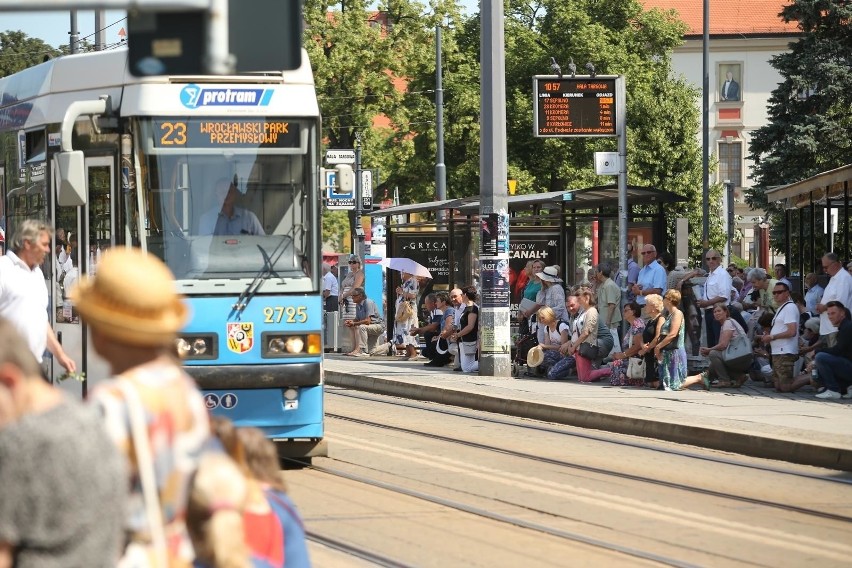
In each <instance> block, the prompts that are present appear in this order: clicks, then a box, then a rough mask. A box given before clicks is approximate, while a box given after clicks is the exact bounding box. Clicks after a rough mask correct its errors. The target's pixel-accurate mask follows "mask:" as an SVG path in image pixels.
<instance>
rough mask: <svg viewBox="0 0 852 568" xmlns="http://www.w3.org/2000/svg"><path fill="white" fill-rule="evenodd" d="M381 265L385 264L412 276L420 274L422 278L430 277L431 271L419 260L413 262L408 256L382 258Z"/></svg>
mask: <svg viewBox="0 0 852 568" xmlns="http://www.w3.org/2000/svg"><path fill="white" fill-rule="evenodd" d="M382 266H386V267H388V268H390V269H391V270H398V271H399V272H407V273H409V274H413V275H414V276H422V277H423V278H432V273H431V272H429V269H428V268H426V267H425V266H423V265H422V264H420V263H419V262H415V261H413V260H411V259H410V258H405V257H392V258H384V259H382Z"/></svg>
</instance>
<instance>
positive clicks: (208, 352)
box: [175, 334, 216, 359]
mask: <svg viewBox="0 0 852 568" xmlns="http://www.w3.org/2000/svg"><path fill="white" fill-rule="evenodd" d="M175 347H176V349H177V353H178V356H180V358H181V359H215V358H216V336H215V335H212V334H211V335H184V336H182V337H178V338H177V341H176V342H175Z"/></svg>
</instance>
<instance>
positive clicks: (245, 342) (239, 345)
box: [228, 322, 254, 354]
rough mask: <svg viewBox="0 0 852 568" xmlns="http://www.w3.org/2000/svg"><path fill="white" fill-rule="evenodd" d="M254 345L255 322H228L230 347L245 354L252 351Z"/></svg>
mask: <svg viewBox="0 0 852 568" xmlns="http://www.w3.org/2000/svg"><path fill="white" fill-rule="evenodd" d="M253 345H254V324H253V323H250V322H249V323H243V322H237V323H229V324H228V349H230V350H231V351H233V352H234V353H238V354H243V353H246V352H248V351H251V348H252V346H253Z"/></svg>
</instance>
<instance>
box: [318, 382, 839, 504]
mask: <svg viewBox="0 0 852 568" xmlns="http://www.w3.org/2000/svg"><path fill="white" fill-rule="evenodd" d="M326 394H330V395H333V396H340V397H343V398H353V399H358V400H366V401H370V402H376V403H380V404H387V405H390V406H401V407H404V408H413V409H417V410H422V411H425V412H432V413H436V414H443V415H447V416H454V417H458V418H465V419H470V420H477V421H480V422H485V423H490V424H499V425H502V426H513V427H516V428H522V429H527V430H532V431H537V432H544V433H548V434H557V435H560V436H566V437H572V438H580V439H583V440H590V441H593V442H602V443H606V444H612V445H616V446H624V447H628V448H634V449H640V450H649V451H654V452H660V453H665V454H669V455H673V456H678V457H684V458H691V459H696V460H702V461H708V462H713V463H718V464H723V465H729V466H735V467H743V468H748V469H752V470H758V471H765V472H769V473H777V474H781V475H789V476H794V477H801V478H806V479H813V480H817V481H824V482H827V483H835V484H840V485H852V475H850V474H848V473H846V472H843V476H838V475H818V474H813V473H806V472H802V471H795V470H792V469H785V468H782V467H776V466H770V465H766V464H756V463H748V462H745V461H742V460H737V459H733V458H727V457H722V456H714V455H709V454H701V453H698V452H690V451H688V450H683V449H674V448H671V447H668V446H665V445H663V444H652V443H643V442H640V441H638V440H627V439H625V438H623V437H621V438H615V437H613V436H611V435H609V436H608V435H602V434H593V433H586V432H572V431H567V430H566V429H565V428H568V427H567V426H566V427H563V428H556V427H549V426H543V425H540V424H523V423H519V422H517V420H524V419H521V418H515V419H514V420H507V419H503V418H497V417H493V416H482V414H487V413H485V412H484V411H483V412H474V411H460V410H452V409H449V408H445V407H444V408H441V407H439V406H438V405H430V404H426V403H416V402H411V401H407V400H403V399H398V398H397V399H393V400H387V398H390V397H384V398H382V397H381V396H371V395H367V394H363V393H361V392H357V391H351V390H348V389H329V388H326ZM326 416H334V415H333V414H329V413H326ZM577 465H578V467H585V466H580V465H579V464H577ZM849 519H850V520H852V517H849Z"/></svg>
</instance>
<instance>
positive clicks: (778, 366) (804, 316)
mask: <svg viewBox="0 0 852 568" xmlns="http://www.w3.org/2000/svg"><path fill="white" fill-rule="evenodd" d="M642 254H643V256H646V255H654V256H656V250H655V249H654V248H653V246H650V245H646V246H645V247H643V250H642ZM670 259H671V256H670V255H667V254H666V253H663V254H662V255H659V257H657V262H653V257H652V259H646V265H645V268H643V269H642V270H641V271H638V272H639V274H636V275H634V276H633V279H632V280H631V279H630V276H628V283H627V285H626V289H627V294H626V295H625V296H626V297H625V298H624V299H621V300H619V297H618V296H615V297H613V296H611V295H610V293H609V288H610V287H611V283H612V279H611V278H610V276H611V272H612V269H611V268H610V267H609V266H607V265H606V264H602V265H599V266H598V267H596V271H595V274H594V275H593V277H592V276H590V278H589V282H590V285H585V284H582V285H579V286H576V287H574V288H570V289H568V291H567V292H565V294H566V297H565V302H564V310H563V311H562V312H561V313H562V314H563V315H562V316H556V317H555V313H556V310H555V309H554V307H553V306H550V305H547V306H539V305H535V306H532V307H530V308H528V309H527V310H525V311H522V313H520V314H519V318H522V319H524V320H526V319H528V318H529V319H530V320H531V321H533V322H534V323H532V325H534V326H537V328H538V335H537V337H536V341H534V342H533V343H535V344H537V345H535V346H534V347H531V349H529V352H528V353H527V352H526V350H524V351H523V352H522V353H521V354H522V355H524V353H526V360H527V363H528V366H529V367H530V371H528V374H532V375H535V376H541V377H547V378H550V379H566V378H575V377H576V378H577V379H578V380H579V381H581V382H592V381H598V380H601V379H604V378H606V377H609V381H610V383H611V384H612V385H615V386H648V387H651V388H659V389H665V390H681V389H684V388H689V387H691V386H693V385H699V386H702V387H704V388H707V389H709V388H711V387H723V388H724V387H729V388H730V387H733V388H739V387H741V386H743V385H744V384H745V383H746V382H747V381H748V380H750V379H751V380H752V381H753V382H755V383H757V384H762V385H764V386H766V387H770V388H775V389H776V390H777V391H779V392H794V391H796V390H798V389H800V388H802V387H804V386H811V387H812V388H813V389H814V392H815V395H816V397H817V398H820V399H839V398H852V388H850V386H852V320H850V318H852V315H850V312H849V306H850V305H852V274H850V272H849V271H847V270H844V267H843V265H842V264H841V262H840V260H839V259H838V257H837V256H836V255H835V254H834V253H828V254H826V255H825V256H824V257H823V258H822V268H823V271H824V274H825V276H824V277H822V278H821V277H820V275H816V274H808V275H807V276H806V277H805V278H804V285H805V288H806V292H805V294H800V293H798V292H796V293H794V292H792V284H791V283H790V281H789V279H788V278H787V274H786V267H785V266H784V265H777V266H776V267H775V268H776V270H775V276H776V278H771V277H770V276H769V275H768V274H767V272H766V271H765V270H764V269H761V268H753V269H749V270H747V271H745V272H743V271H741V270H740V269H739V268H738V267H736V266H735V265H730V266H728V267H727V268H724V267H722V265H721V255H720V254H719V253H718V252H716V251H713V250H711V251H708V253H707V256H706V258H705V261H706V262H707V265H708V268H709V271H708V272H704V271H702V270H695V271H691V272H688V271H686V270H682V269H681V270H678V269H677V268H676V267H674V266H673V264H674V263H673V262H670ZM655 265H657V266H661V267H662V270H661V269H660V268H658V267H657V266H655ZM697 277H701V278H702V279H703V282H702V283H700V284H696V282H695V281H694V279H696V278H697ZM826 278H827V279H828V281H827V282H826V283H825V284H826V285H825V286H823V285H821V284H820V281H821V280H823V281H824V280H825V279H826ZM737 280H739V281H737ZM616 288H618V286H616ZM616 311H618V312H619V313H620V317H619V318H618V320H617V321H616V319H615V318H614V317H613V314H614V313H615V312H616ZM533 315H535V317H531V316H533ZM701 320H703V323H704V326H703V327H704V330H703V332H702V329H701V325H700V324H699V323H698V322H700V321H701ZM622 322H623V325H620V324H621V323H622ZM608 329H609V330H610V331H613V333H612V338H611V337H610V335H609V334H608V333H607V330H608ZM615 330H618V333H615V332H614V331H615ZM618 337H620V340H618V339H617V338H618ZM694 337H697V340H694V339H693V338H694ZM613 338H615V339H616V340H615V341H613ZM584 343H586V344H587V345H586V346H584V345H583V344H584ZM593 344H596V349H593V348H592V345H593ZM527 347H530V346H529V345H528V346H527ZM690 355H693V356H699V357H697V358H694V359H695V360H697V361H698V363H699V364H698V366H699V367H701V366H705V367H706V369H705V370H703V371H702V372H700V373H695V374H692V375H690V374H689V371H688V370H687V364H688V363H689V362H690V361H689V359H690V357H689V356H690ZM694 362H695V361H694ZM700 363H703V365H701V364H700Z"/></svg>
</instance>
